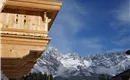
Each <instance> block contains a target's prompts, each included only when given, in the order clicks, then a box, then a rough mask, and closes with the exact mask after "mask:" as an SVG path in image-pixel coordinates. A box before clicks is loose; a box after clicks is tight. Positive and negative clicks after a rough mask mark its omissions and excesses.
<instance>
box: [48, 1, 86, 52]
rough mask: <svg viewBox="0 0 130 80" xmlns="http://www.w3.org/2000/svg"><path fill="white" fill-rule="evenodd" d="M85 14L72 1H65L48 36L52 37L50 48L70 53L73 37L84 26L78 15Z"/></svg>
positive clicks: (77, 4)
mask: <svg viewBox="0 0 130 80" xmlns="http://www.w3.org/2000/svg"><path fill="white" fill-rule="evenodd" d="M85 12H86V11H85V10H83V9H81V8H80V5H79V3H76V2H75V1H73V0H69V1H68V0H65V1H64V3H63V7H62V8H61V10H60V12H59V14H58V16H57V18H56V20H55V22H54V23H53V26H52V28H51V30H50V33H49V36H50V37H52V41H51V42H50V46H53V47H55V48H58V49H59V50H61V51H62V52H64V53H67V52H72V48H73V46H72V44H73V42H75V38H76V37H75V35H76V34H77V33H78V32H79V31H80V30H81V28H82V26H83V25H84V23H83V22H81V21H80V20H79V17H80V16H79V15H80V14H83V13H85Z"/></svg>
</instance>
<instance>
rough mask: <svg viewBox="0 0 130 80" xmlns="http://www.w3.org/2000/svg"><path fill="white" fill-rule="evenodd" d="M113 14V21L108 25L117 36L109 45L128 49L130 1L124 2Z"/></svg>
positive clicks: (129, 44)
mask: <svg viewBox="0 0 130 80" xmlns="http://www.w3.org/2000/svg"><path fill="white" fill-rule="evenodd" d="M127 1H128V2H127ZM114 13H115V21H114V22H112V23H110V25H111V27H112V28H113V29H114V30H116V32H118V35H117V36H116V37H115V39H114V40H113V41H111V43H112V44H115V45H118V46H122V47H123V46H125V47H129V48H130V43H129V42H130V0H126V1H124V2H123V3H122V4H121V5H120V7H119V8H118V9H116V10H114Z"/></svg>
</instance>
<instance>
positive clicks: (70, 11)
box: [49, 0, 130, 56]
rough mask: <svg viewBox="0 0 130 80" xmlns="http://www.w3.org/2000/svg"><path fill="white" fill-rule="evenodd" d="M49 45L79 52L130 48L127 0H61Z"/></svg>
mask: <svg viewBox="0 0 130 80" xmlns="http://www.w3.org/2000/svg"><path fill="white" fill-rule="evenodd" d="M49 37H51V38H52V40H51V42H50V43H49V46H52V47H54V48H57V49H58V50H59V51H60V52H62V53H77V54H79V55H81V56H86V55H89V54H98V53H106V52H118V51H124V50H128V49H130V0H63V6H62V8H61V10H60V11H59V13H58V15H57V17H56V19H55V21H54V23H53V25H52V27H51V29H50V33H49Z"/></svg>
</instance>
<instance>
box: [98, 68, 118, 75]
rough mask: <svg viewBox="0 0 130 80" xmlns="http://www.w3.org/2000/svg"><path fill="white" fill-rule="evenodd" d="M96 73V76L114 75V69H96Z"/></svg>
mask: <svg viewBox="0 0 130 80" xmlns="http://www.w3.org/2000/svg"><path fill="white" fill-rule="evenodd" d="M96 73H98V74H110V75H113V74H116V69H114V68H105V67H98V68H96Z"/></svg>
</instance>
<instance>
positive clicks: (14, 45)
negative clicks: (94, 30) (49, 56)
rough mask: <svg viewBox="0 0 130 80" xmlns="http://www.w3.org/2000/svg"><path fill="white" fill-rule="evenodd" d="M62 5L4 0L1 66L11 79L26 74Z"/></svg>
mask: <svg viewBox="0 0 130 80" xmlns="http://www.w3.org/2000/svg"><path fill="white" fill-rule="evenodd" d="M61 6H62V3H61V2H55V1H47V0H7V2H6V3H5V4H3V7H2V10H1V14H0V15H1V23H0V25H1V69H2V71H3V73H4V74H5V75H6V76H7V77H10V78H17V77H20V76H21V75H25V74H28V72H29V71H30V70H31V68H32V67H33V65H34V64H35V62H36V60H37V58H39V57H40V55H41V54H42V53H43V51H44V50H45V49H46V47H47V45H48V44H49V42H50V40H51V38H49V37H48V32H49V29H50V27H51V25H52V23H53V21H54V19H55V17H56V15H57V13H58V11H59V10H60V8H61Z"/></svg>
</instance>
